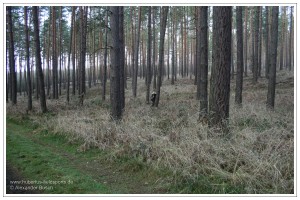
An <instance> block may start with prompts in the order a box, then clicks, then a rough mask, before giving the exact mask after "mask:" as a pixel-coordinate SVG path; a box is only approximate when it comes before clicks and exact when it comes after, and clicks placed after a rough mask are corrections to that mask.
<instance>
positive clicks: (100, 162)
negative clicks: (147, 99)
mask: <svg viewBox="0 0 300 200" xmlns="http://www.w3.org/2000/svg"><path fill="white" fill-rule="evenodd" d="M10 123H13V122H8V124H7V128H8V129H10V133H15V134H20V133H19V132H18V130H22V129H23V128H25V127H22V125H21V124H15V123H13V124H10ZM38 132H39V131H38V129H36V130H31V131H29V132H27V133H26V134H22V136H26V137H27V138H28V139H30V140H31V141H33V142H34V143H35V145H38V146H41V147H43V148H44V149H45V150H50V151H51V152H52V153H53V154H55V155H56V156H60V157H62V158H63V159H64V160H66V161H67V163H68V165H67V166H63V167H69V168H73V169H76V170H77V171H79V173H81V174H84V175H86V176H90V177H92V178H93V180H94V181H95V182H97V183H100V184H103V185H105V186H106V187H107V188H108V191H109V192H110V193H112V194H153V193H167V189H166V188H165V187H162V186H163V185H164V183H166V182H167V179H169V178H167V179H166V177H165V178H163V177H161V176H160V175H159V174H158V173H156V172H154V171H153V170H151V169H141V170H140V169H139V168H138V167H137V168H136V169H135V167H134V166H130V165H129V166H126V165H125V166H124V164H122V163H118V162H115V161H111V160H108V159H107V158H104V157H101V156H97V152H96V151H95V156H93V159H91V157H88V156H87V157H85V153H79V152H70V151H68V150H66V149H65V148H66V146H65V145H69V144H65V145H57V144H52V143H50V142H49V141H47V140H42V139H41V137H37V134H39V133H38ZM40 153H41V154H42V152H40ZM93 153H94V152H93ZM99 154H100V152H99ZM131 167H132V169H130V168H131ZM17 168H18V166H14V165H13V163H7V167H6V170H7V171H6V186H7V191H6V193H7V194H14V193H19V194H28V193H37V192H36V191H32V190H31V191H29V192H28V191H26V190H17V191H16V190H11V189H10V188H11V187H13V184H12V182H11V181H15V180H24V179H22V178H23V176H22V173H23V172H22V171H20V170H19V171H18V170H17ZM169 180H170V179H169ZM91 184H92V183H91Z"/></svg>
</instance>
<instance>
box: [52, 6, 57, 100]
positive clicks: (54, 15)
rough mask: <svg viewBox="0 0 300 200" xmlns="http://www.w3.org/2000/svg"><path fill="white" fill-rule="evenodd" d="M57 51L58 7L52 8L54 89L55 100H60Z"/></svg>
mask: <svg viewBox="0 0 300 200" xmlns="http://www.w3.org/2000/svg"><path fill="white" fill-rule="evenodd" d="M57 63H58V62H57V49H56V7H55V6H53V7H52V89H53V94H52V97H53V99H58V81H57V80H58V70H57V66H58V65H57Z"/></svg>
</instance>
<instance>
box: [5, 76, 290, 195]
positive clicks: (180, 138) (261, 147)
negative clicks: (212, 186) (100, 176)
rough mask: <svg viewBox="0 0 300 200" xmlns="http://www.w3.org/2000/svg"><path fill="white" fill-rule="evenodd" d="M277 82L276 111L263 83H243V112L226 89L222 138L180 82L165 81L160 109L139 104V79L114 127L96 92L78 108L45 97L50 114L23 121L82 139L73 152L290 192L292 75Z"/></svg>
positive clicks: (252, 189) (187, 84) (251, 189)
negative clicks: (202, 119) (226, 128)
mask: <svg viewBox="0 0 300 200" xmlns="http://www.w3.org/2000/svg"><path fill="white" fill-rule="evenodd" d="M278 77H280V78H279V81H282V82H283V83H282V84H281V83H280V84H281V85H280V86H278V88H277V93H276V109H275V111H269V110H267V109H266V106H265V101H266V94H267V88H266V86H267V81H266V80H260V81H259V83H258V84H257V85H255V86H253V85H252V84H251V79H246V80H245V85H244V93H243V107H242V108H238V107H236V106H235V105H234V92H232V95H231V107H230V124H229V125H230V137H226V138H224V137H219V136H214V135H213V134H212V130H210V129H209V128H208V127H207V126H205V125H202V124H201V123H199V122H198V121H197V119H198V109H199V103H198V101H197V100H196V99H195V91H196V86H194V85H193V81H191V80H183V79H179V80H178V81H177V83H176V85H175V86H172V85H170V84H169V81H165V82H164V84H163V87H162V89H161V90H162V91H161V101H160V105H159V107H158V108H153V107H150V105H147V104H146V103H145V92H144V91H145V87H144V86H143V84H144V81H142V80H140V82H139V84H140V87H139V90H138V97H137V98H135V99H134V98H132V97H131V96H132V95H131V90H130V89H129V90H127V91H126V110H125V112H124V115H123V119H122V121H121V122H120V123H118V124H116V123H115V122H113V121H111V120H110V116H109V102H108V101H107V102H102V101H101V97H100V95H98V96H90V98H89V99H87V100H85V103H84V104H85V106H84V107H82V108H80V107H77V106H76V101H73V102H71V103H70V105H66V103H65V102H64V100H62V99H63V98H64V97H61V98H60V99H61V100H58V101H53V100H50V101H48V102H47V105H48V108H49V110H51V112H52V113H53V115H54V116H52V115H50V116H49V115H37V114H36V113H32V114H29V117H30V119H32V120H33V121H35V122H36V123H38V124H40V125H41V126H43V127H44V128H45V129H51V130H53V131H54V132H56V133H60V134H67V135H68V138H69V140H70V142H72V141H73V140H80V141H82V145H81V146H80V147H78V150H79V151H85V150H87V149H88V148H89V147H98V148H100V149H106V150H109V151H110V152H111V157H112V158H113V157H122V156H124V155H126V156H128V155H129V156H134V157H137V158H139V159H141V160H143V161H145V162H147V163H149V165H152V166H153V167H157V168H160V167H167V168H169V169H171V170H172V171H173V172H174V173H178V174H180V175H183V176H186V177H189V178H197V177H198V176H199V175H205V176H217V177H221V178H222V179H224V180H226V181H229V182H230V183H231V184H233V185H243V187H244V190H245V191H246V192H247V193H293V191H294V88H293V84H291V83H290V82H291V80H293V78H292V77H293V74H291V73H286V72H285V73H282V74H279V75H278ZM286 80H287V81H286ZM285 81H286V82H285ZM128 86H130V84H128ZM232 89H234V82H232ZM94 93H95V92H94ZM108 98H109V97H108ZM108 98H107V99H108ZM23 103H25V100H24V102H23ZM23 103H22V102H20V103H18V106H17V107H11V106H10V105H7V112H8V114H10V115H15V116H16V115H18V116H24V115H25V114H24V113H25V111H24V109H23V107H22V105H24V104H23ZM34 107H35V108H37V107H38V105H37V102H35V105H34ZM209 133H210V134H209ZM208 135H209V136H208Z"/></svg>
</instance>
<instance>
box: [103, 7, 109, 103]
mask: <svg viewBox="0 0 300 200" xmlns="http://www.w3.org/2000/svg"><path fill="white" fill-rule="evenodd" d="M105 26H106V27H105V48H104V66H103V68H104V69H103V78H102V100H103V101H104V100H105V95H106V81H107V54H108V49H107V48H108V41H107V40H108V39H107V37H108V7H107V8H106V17H105Z"/></svg>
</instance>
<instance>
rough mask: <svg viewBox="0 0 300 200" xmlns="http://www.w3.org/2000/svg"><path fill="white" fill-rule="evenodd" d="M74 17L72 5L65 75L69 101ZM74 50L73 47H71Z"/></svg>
mask: <svg viewBox="0 0 300 200" xmlns="http://www.w3.org/2000/svg"><path fill="white" fill-rule="evenodd" d="M74 18H75V9H74V7H72V19H71V31H70V46H69V55H68V75H67V102H68V103H69V101H70V62H71V53H72V54H73V55H74V52H72V49H73V48H72V47H73V29H74ZM73 51H74V49H73Z"/></svg>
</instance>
